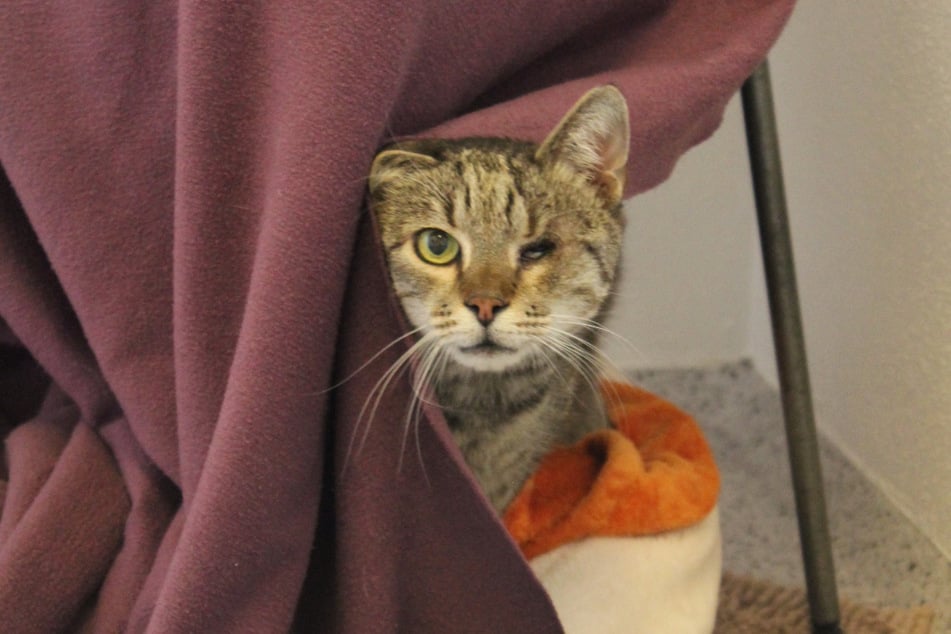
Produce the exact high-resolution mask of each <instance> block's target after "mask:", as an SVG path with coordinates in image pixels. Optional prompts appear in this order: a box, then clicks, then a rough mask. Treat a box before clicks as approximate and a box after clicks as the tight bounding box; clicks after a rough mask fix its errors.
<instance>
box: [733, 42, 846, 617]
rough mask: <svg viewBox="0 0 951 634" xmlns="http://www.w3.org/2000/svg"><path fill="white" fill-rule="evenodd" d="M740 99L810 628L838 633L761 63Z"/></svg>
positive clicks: (778, 170) (832, 573) (768, 101)
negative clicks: (800, 544) (797, 523)
mask: <svg viewBox="0 0 951 634" xmlns="http://www.w3.org/2000/svg"><path fill="white" fill-rule="evenodd" d="M742 98H743V117H744V120H745V122H746V140H747V145H748V147H749V154H750V166H751V170H752V173H753V189H754V193H755V197H756V211H757V217H758V220H759V231H760V244H761V247H762V250H763V263H764V269H765V273H766V286H767V292H768V296H769V308H770V319H771V321H772V325H773V341H774V345H775V347H776V363H777V367H778V370H779V382H780V390H781V394H782V402H783V417H784V419H785V423H786V439H787V444H788V449H789V461H790V465H791V467H792V480H793V488H794V492H795V497H796V514H797V516H798V518H799V535H800V539H801V541H802V557H803V563H804V567H805V575H806V587H807V591H808V595H809V606H810V611H811V616H812V623H813V632H815V633H817V634H818V633H822V634H826V633H838V632H841V629H840V628H839V605H838V598H837V596H836V595H837V592H836V584H835V569H834V565H833V561H832V547H831V542H830V539H829V529H828V523H827V519H826V507H825V495H824V494H823V489H822V469H821V465H820V463H819V450H818V442H817V435H816V426H815V421H814V419H813V410H812V396H811V393H810V388H809V374H808V368H807V365H806V349H805V342H804V339H803V334H802V319H801V316H800V313H799V298H798V291H797V288H796V274H795V268H794V266H793V255H792V243H791V240H790V235H789V225H788V221H787V217H786V194H785V191H784V188H783V174H782V165H781V164H780V158H779V142H778V139H777V134H776V118H775V113H774V111H773V97H772V89H771V87H770V81H769V67H768V65H767V63H766V62H765V61H764V62H763V63H762V65H760V67H759V68H757V69H756V71H755V72H754V73H753V74H752V75H751V76H750V78H749V79H747V80H746V82H745V83H744V84H743V89H742Z"/></svg>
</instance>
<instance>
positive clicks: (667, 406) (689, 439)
mask: <svg viewBox="0 0 951 634" xmlns="http://www.w3.org/2000/svg"><path fill="white" fill-rule="evenodd" d="M601 391H602V398H603V399H604V401H605V403H606V404H607V410H608V416H609V418H610V420H611V421H612V423H613V425H614V428H613V429H606V430H602V431H598V432H595V433H593V434H589V435H588V436H587V437H585V438H583V439H582V440H581V441H580V442H579V443H577V444H576V445H574V446H573V447H567V448H559V449H556V450H554V451H553V452H552V453H550V454H549V455H548V456H547V457H546V458H545V460H544V461H543V462H542V464H541V465H540V466H539V468H538V469H537V470H536V471H535V473H534V474H533V475H532V476H531V478H530V479H529V480H528V481H527V482H526V484H525V486H524V487H523V488H522V490H521V492H520V493H519V494H518V495H517V496H516V498H515V499H514V500H513V501H512V503H511V504H510V505H509V507H508V508H507V509H506V511H505V514H504V520H505V526H506V528H507V529H508V530H509V532H510V533H511V535H512V537H513V538H514V539H515V541H516V542H517V543H518V545H519V548H520V549H521V550H522V553H523V554H524V555H525V557H526V558H528V559H530V560H531V565H532V568H533V570H534V571H535V573H536V574H537V575H538V577H539V579H540V580H541V581H542V583H543V585H544V586H545V588H546V589H547V590H548V592H549V595H550V596H551V598H552V600H553V602H554V604H555V608H556V609H557V611H558V614H559V618H560V619H561V621H562V624H563V625H564V626H565V630H566V631H567V632H569V633H572V632H601V633H609V632H618V633H621V632H653V633H664V632H671V633H678V634H686V633H689V632H709V631H711V630H712V629H713V623H714V619H715V615H716V605H717V595H718V589H719V580H720V559H721V554H720V553H721V551H720V533H719V523H718V518H717V511H716V503H717V495H718V491H719V475H718V472H717V468H716V464H715V462H714V458H713V454H712V452H711V450H710V446H709V445H708V444H707V441H706V439H705V438H704V435H703V433H702V431H701V430H700V428H699V426H698V425H697V423H696V422H695V421H694V419H693V418H691V417H690V416H688V415H687V414H685V413H684V412H683V411H681V410H680V409H678V408H677V407H675V406H674V405H672V404H671V403H668V402H667V401H664V400H663V399H661V398H659V397H657V396H655V395H653V394H651V393H650V392H646V391H644V390H641V389H638V388H636V387H633V386H630V385H625V384H621V383H613V382H612V383H605V384H603V385H602V390H601Z"/></svg>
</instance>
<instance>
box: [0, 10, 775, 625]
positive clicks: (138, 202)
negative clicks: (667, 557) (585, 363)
mask: <svg viewBox="0 0 951 634" xmlns="http://www.w3.org/2000/svg"><path fill="white" fill-rule="evenodd" d="M791 7H792V0H772V1H752V0H745V1H739V0H737V1H730V2H727V1H726V0H722V1H717V2H706V1H701V0H669V1H661V0H652V1H648V0H642V1H631V0H601V1H594V0H586V1H577V2H571V3H555V4H553V3H550V2H545V1H542V0H534V1H522V2H518V1H515V0H505V1H502V2H494V3H485V2H474V1H462V2H452V3H447V2H437V1H435V0H428V1H427V0H410V1H407V2H402V3H380V2H369V1H361V0H357V1H348V2H343V1H329V0H328V1H323V2H314V3H298V2H282V1H278V2H268V3H234V2H222V1H210V2H202V3H180V4H179V3H176V2H173V1H171V0H165V1H158V2H150V3H141V2H127V1H126V2H123V1H122V0H112V1H109V2H91V3H84V4H83V5H82V6H81V7H80V6H74V5H69V6H67V5H65V4H63V3H56V2H50V1H43V0H36V1H34V2H29V3H6V4H4V5H3V6H0V41H2V42H3V47H2V48H3V50H2V52H0V165H2V168H3V175H2V176H3V178H2V179H0V433H2V434H3V438H4V453H3V459H2V462H0V622H2V623H3V624H4V625H3V629H4V631H9V632H47V631H52V630H69V631H88V632H115V631H150V632H163V633H164V632H216V631H220V632H244V631H247V632H281V631H288V630H291V629H293V630H297V631H319V632H368V631H373V632H382V631H398V630H399V631H413V632H445V631H453V632H487V631H511V632H514V631H518V632H536V631H537V632H551V631H559V627H560V626H559V625H558V623H557V620H556V617H555V615H554V611H553V609H552V607H551V605H550V602H549V600H548V598H547V597H546V596H545V594H544V591H543V590H542V589H541V587H540V586H539V585H538V583H537V582H536V581H535V580H534V578H533V577H532V574H531V572H530V570H529V569H528V567H527V566H526V565H525V562H524V561H523V560H522V559H521V557H520V555H519V554H518V551H517V549H516V548H515V546H514V544H513V543H512V541H511V539H510V538H509V537H508V535H506V534H505V532H504V530H503V529H502V527H501V524H500V523H499V521H498V519H497V518H496V517H495V516H494V514H493V513H492V511H491V509H490V508H489V507H488V506H487V504H486V503H485V501H484V500H483V499H482V497H481V495H480V494H479V493H478V491H477V490H476V488H475V486H474V482H473V480H472V478H471V477H470V476H469V475H468V474H467V473H466V471H465V469H464V466H463V463H462V461H461V458H460V456H459V454H458V452H457V451H456V449H455V448H454V447H453V445H452V443H451V440H450V439H449V435H448V432H447V430H446V428H445V423H444V421H443V420H442V418H441V416H440V414H439V412H438V411H437V410H435V409H433V408H432V407H427V408H425V409H424V415H423V416H421V417H420V418H419V419H418V420H408V421H407V420H406V416H405V412H406V411H407V408H408V405H409V403H410V401H411V398H412V394H411V390H410V387H409V385H408V382H407V380H406V379H405V377H402V378H400V379H398V380H396V381H394V382H393V383H392V384H391V385H390V388H389V389H388V390H387V391H386V392H385V393H384V394H383V396H382V398H381V400H380V402H379V405H378V407H377V408H376V416H375V417H374V418H373V419H372V420H368V417H367V415H366V414H367V411H366V410H365V409H364V408H363V405H364V402H365V399H366V397H367V395H368V394H369V393H370V392H371V390H372V388H373V386H374V385H375V384H376V382H377V380H378V379H379V378H380V376H381V375H382V373H383V372H384V371H385V369H386V368H387V367H389V365H390V364H392V363H393V362H395V361H396V359H397V358H398V357H399V355H400V354H402V352H403V351H405V349H406V348H405V346H403V345H402V344H396V345H393V346H392V347H390V348H389V349H387V350H386V352H384V353H383V354H381V355H379V356H378V357H377V358H376V359H375V360H374V361H373V362H371V363H369V364H367V365H364V364H365V362H366V361H367V360H368V359H370V358H371V357H373V355H374V354H376V353H377V352H378V351H380V350H381V349H383V348H384V347H386V346H387V345H388V344H390V343H391V342H393V341H395V340H396V339H397V338H399V337H400V336H401V335H402V333H403V332H405V329H404V324H403V323H402V321H401V318H400V315H399V311H398V310H397V308H396V306H395V304H394V302H393V300H392V298H391V296H390V292H389V288H388V285H387V281H386V276H385V272H384V269H383V261H382V258H381V255H380V252H379V248H378V245H377V243H376V241H375V236H374V232H373V228H372V223H371V222H370V220H369V218H368V216H367V214H366V213H365V207H364V205H363V196H364V187H365V176H366V172H367V169H368V166H369V164H370V161H371V159H372V156H373V154H374V152H375V150H376V149H377V148H378V147H379V146H380V145H381V144H382V143H383V142H385V141H387V140H389V139H392V138H394V137H398V136H412V135H421V134H433V135H443V136H457V135H468V134H480V135H499V134H502V135H511V136H516V137H521V138H527V139H532V140H540V139H541V138H542V137H543V136H544V134H545V132H546V131H547V130H548V129H550V128H551V127H552V126H553V125H554V124H555V122H556V121H557V120H558V119H559V118H560V117H561V115H562V114H563V112H564V111H565V110H567V108H568V107H569V106H570V105H571V104H572V103H573V102H574V101H575V100H576V99H577V98H578V96H580V95H581V94H582V93H583V92H584V90H586V89H587V88H590V87H591V86H593V85H596V84H599V83H606V82H610V83H614V84H616V85H617V86H618V87H619V88H620V89H621V91H622V92H623V93H624V94H625V95H626V97H627V98H628V100H629V102H630V109H631V113H632V122H631V127H632V139H631V143H632V147H631V154H630V156H631V158H632V160H631V161H630V166H629V170H630V173H629V175H628V194H634V193H636V192H639V191H643V190H645V189H647V188H649V187H652V186H655V185H657V184H658V183H660V182H661V181H663V180H664V179H665V178H666V177H667V175H668V174H669V173H670V171H671V170H672V169H673V167H674V165H675V163H676V161H677V159H678V157H679V156H680V155H681V154H682V153H683V152H685V151H686V150H687V149H689V148H690V147H691V146H693V145H695V144H696V143H698V142H700V141H702V140H703V139H704V138H706V137H707V136H709V135H710V134H711V133H712V132H713V131H714V130H715V128H716V126H717V125H718V123H719V120H720V117H721V116H722V112H723V109H724V107H725V104H726V102H727V101H728V100H729V98H730V97H731V96H732V94H733V93H734V92H735V91H736V90H737V89H738V87H739V86H740V84H741V83H742V81H743V80H744V79H745V77H746V76H747V75H748V74H749V73H750V72H751V71H752V69H753V68H754V67H755V65H756V64H757V63H758V62H759V61H760V60H761V59H762V58H763V57H764V56H765V54H766V52H767V51H768V48H769V47H770V46H771V44H772V43H773V42H774V41H775V39H776V37H778V34H779V32H780V30H781V28H782V26H783V24H784V23H785V21H786V19H787V18H788V15H789V13H790V11H791ZM404 343H405V342H404ZM361 368H362V369H361ZM358 370H359V371H358ZM344 379H346V380H344ZM338 383H339V385H338ZM361 412H363V415H362V416H361Z"/></svg>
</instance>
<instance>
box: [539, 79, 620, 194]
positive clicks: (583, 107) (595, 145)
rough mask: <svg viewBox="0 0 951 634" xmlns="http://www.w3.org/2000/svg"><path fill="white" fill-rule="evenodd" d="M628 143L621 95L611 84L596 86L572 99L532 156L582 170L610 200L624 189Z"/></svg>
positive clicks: (578, 170)
mask: <svg viewBox="0 0 951 634" xmlns="http://www.w3.org/2000/svg"><path fill="white" fill-rule="evenodd" d="M629 145H630V128H629V124H628V112H627V102H626V101H625V100H624V96H623V95H622V94H621V91H619V90H618V89H617V88H615V87H614V86H598V87H597V88H593V89H591V90H589V91H588V92H587V93H585V95H584V96H583V97H581V99H579V100H578V102H577V103H575V105H574V106H573V107H572V108H571V110H569V111H568V114H566V115H565V116H564V118H563V119H562V120H561V122H560V123H559V124H558V125H557V126H555V129H554V130H552V132H551V133H550V134H549V135H548V138H547V139H545V141H544V142H543V143H542V144H541V146H540V147H539V148H538V151H537V152H536V154H535V156H536V158H537V159H538V160H540V161H543V162H546V161H554V162H556V163H560V164H562V165H564V166H566V167H569V168H570V169H573V170H575V171H577V172H579V173H581V174H582V175H584V176H585V177H586V178H587V179H588V180H589V181H590V182H591V183H593V184H595V185H598V186H599V187H600V188H601V190H602V191H603V192H604V193H605V194H607V196H608V197H609V199H611V200H612V201H613V200H620V199H621V194H622V192H623V191H624V175H625V168H626V166H627V151H628V146H629Z"/></svg>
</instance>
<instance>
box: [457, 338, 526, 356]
mask: <svg viewBox="0 0 951 634" xmlns="http://www.w3.org/2000/svg"><path fill="white" fill-rule="evenodd" d="M460 350H462V351H463V352H465V353H466V354H476V355H486V356H492V355H495V354H511V353H513V352H515V349H514V348H506V347H505V346H502V345H499V344H497V343H495V342H494V341H492V340H491V339H489V338H488V337H486V338H485V339H483V340H482V341H480V342H479V343H477V344H476V345H474V346H468V347H466V348H460Z"/></svg>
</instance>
